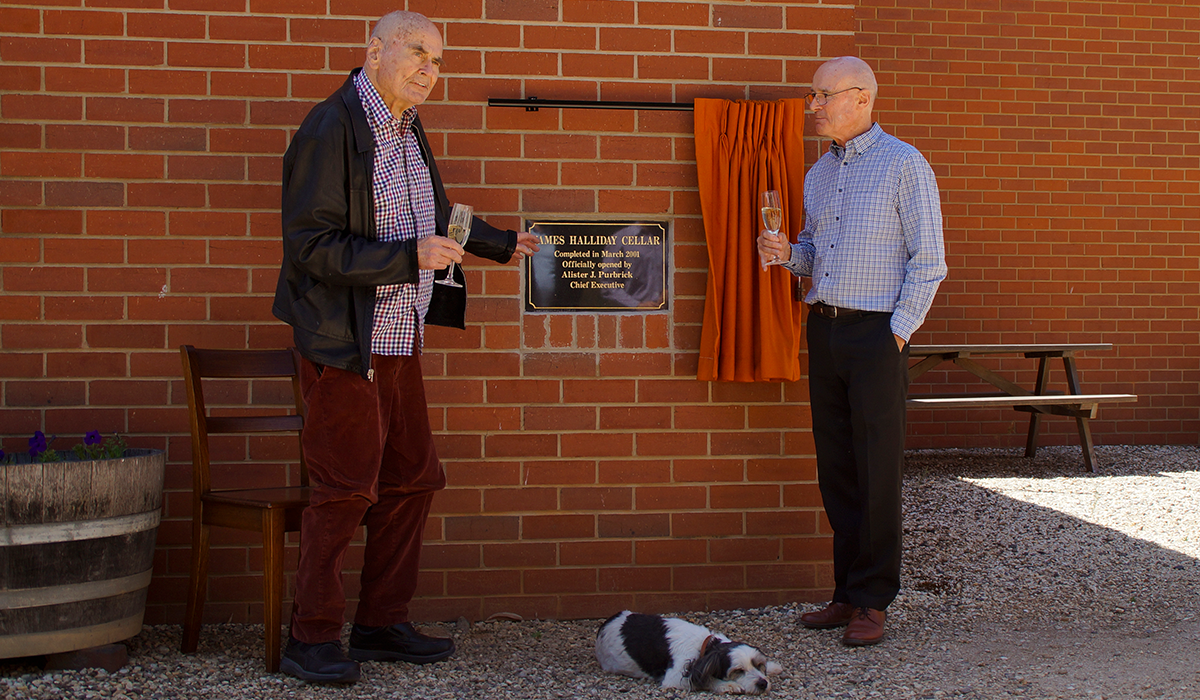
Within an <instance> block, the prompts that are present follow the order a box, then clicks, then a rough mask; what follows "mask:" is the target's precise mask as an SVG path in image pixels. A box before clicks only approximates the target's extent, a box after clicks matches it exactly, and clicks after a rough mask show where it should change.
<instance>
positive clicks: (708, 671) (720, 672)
mask: <svg viewBox="0 0 1200 700" xmlns="http://www.w3.org/2000/svg"><path fill="white" fill-rule="evenodd" d="M713 641H714V643H712V644H707V643H706V644H705V645H704V654H703V656H701V657H700V658H698V659H696V660H695V661H693V662H692V665H691V668H689V669H688V684H689V685H691V686H692V690H705V689H707V688H708V687H709V686H710V685H711V684H712V682H713V681H714V680H717V679H724V678H725V674H726V673H729V654H727V653H725V649H724V648H723V647H722V646H721V645H720V644H719V643H717V642H716V640H713Z"/></svg>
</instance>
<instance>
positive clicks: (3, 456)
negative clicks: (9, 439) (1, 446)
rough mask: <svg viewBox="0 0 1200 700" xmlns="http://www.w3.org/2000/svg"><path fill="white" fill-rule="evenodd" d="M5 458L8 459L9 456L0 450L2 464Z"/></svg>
mask: <svg viewBox="0 0 1200 700" xmlns="http://www.w3.org/2000/svg"><path fill="white" fill-rule="evenodd" d="M5 457H8V455H6V454H4V450H0V464H2V463H3V462H4V458H5Z"/></svg>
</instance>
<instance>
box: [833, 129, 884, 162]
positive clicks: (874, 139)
mask: <svg viewBox="0 0 1200 700" xmlns="http://www.w3.org/2000/svg"><path fill="white" fill-rule="evenodd" d="M882 136H883V127H881V126H879V122H873V123H872V124H871V128H870V129H867V130H866V131H864V132H863V133H861V134H859V135H858V136H855V137H854V138H852V139H850V140H849V141H847V142H846V145H845V146H839V145H837V144H836V143H831V144H829V152H830V153H832V154H833V155H834V156H836V157H838V158H842V157H844V156H846V155H858V156H861V155H862V154H864V153H866V152H867V150H868V149H869V148H871V146H874V145H875V144H876V143H879V139H880V138H881V137H882Z"/></svg>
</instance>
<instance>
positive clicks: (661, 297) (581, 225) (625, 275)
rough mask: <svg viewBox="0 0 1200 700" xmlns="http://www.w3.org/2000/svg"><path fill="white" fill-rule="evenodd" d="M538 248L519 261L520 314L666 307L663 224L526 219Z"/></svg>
mask: <svg viewBox="0 0 1200 700" xmlns="http://www.w3.org/2000/svg"><path fill="white" fill-rule="evenodd" d="M526 224H527V226H528V227H529V231H530V233H533V234H534V235H536V236H537V237H538V239H539V243H538V245H540V246H541V250H540V251H538V252H537V253H535V254H534V255H533V256H531V257H530V258H529V259H528V260H526V261H525V280H526V285H525V310H526V311H628V310H629V309H640V310H643V311H662V310H665V309H666V308H667V224H666V222H664V221H651V222H644V221H636V222H628V221H626V222H601V221H536V222H535V221H528V222H526Z"/></svg>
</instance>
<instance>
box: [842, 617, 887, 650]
mask: <svg viewBox="0 0 1200 700" xmlns="http://www.w3.org/2000/svg"><path fill="white" fill-rule="evenodd" d="M886 619H887V613H885V612H884V611H882V610H876V609H874V608H855V609H854V619H853V620H851V621H850V626H849V627H847V628H846V633H845V634H844V635H842V644H845V645H846V646H851V647H865V646H870V645H872V644H878V643H879V642H881V641H883V622H884V620H886Z"/></svg>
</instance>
